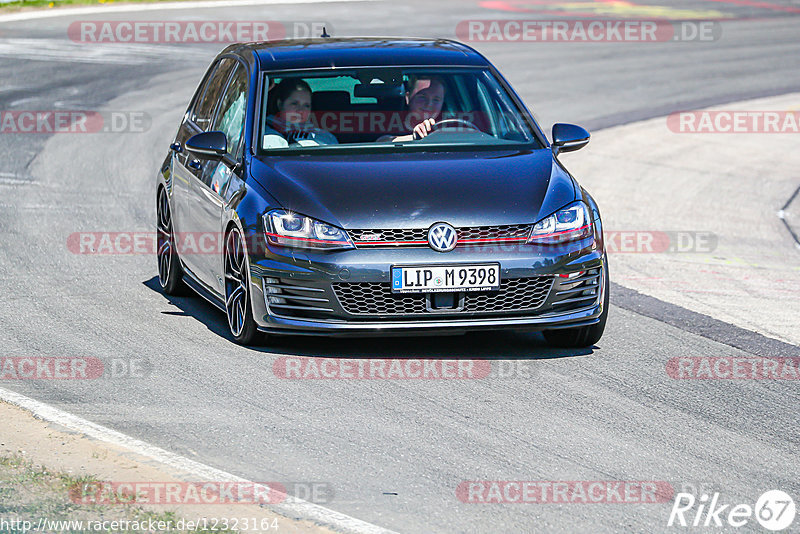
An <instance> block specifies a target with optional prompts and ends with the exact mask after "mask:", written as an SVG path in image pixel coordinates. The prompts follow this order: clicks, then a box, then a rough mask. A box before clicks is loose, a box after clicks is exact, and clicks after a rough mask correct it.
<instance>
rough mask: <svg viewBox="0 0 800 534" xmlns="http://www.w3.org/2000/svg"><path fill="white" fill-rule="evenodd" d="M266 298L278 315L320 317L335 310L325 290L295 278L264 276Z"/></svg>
mask: <svg viewBox="0 0 800 534" xmlns="http://www.w3.org/2000/svg"><path fill="white" fill-rule="evenodd" d="M264 298H265V299H266V302H267V306H268V307H269V309H270V310H271V311H272V312H273V313H275V314H277V315H284V316H288V317H306V318H318V317H324V316H327V315H328V314H329V313H330V312H332V311H333V309H332V308H331V307H330V301H329V300H328V297H327V296H326V294H325V290H323V289H320V288H316V287H310V286H304V285H300V284H298V283H296V282H295V281H294V280H286V279H278V278H270V277H267V278H264Z"/></svg>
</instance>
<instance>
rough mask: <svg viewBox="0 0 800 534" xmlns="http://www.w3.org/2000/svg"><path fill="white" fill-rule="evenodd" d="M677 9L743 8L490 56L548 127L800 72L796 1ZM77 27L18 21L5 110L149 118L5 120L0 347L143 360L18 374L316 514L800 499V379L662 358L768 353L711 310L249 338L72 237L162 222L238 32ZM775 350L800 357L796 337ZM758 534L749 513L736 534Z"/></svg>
mask: <svg viewBox="0 0 800 534" xmlns="http://www.w3.org/2000/svg"><path fill="white" fill-rule="evenodd" d="M511 4H516V5H517V7H519V5H520V4H523V3H522V2H516V3H511ZM529 4H532V2H531V3H529ZM639 4H645V2H639ZM651 4H652V2H651ZM669 5H670V6H673V7H675V6H678V7H681V8H686V9H709V6H711V7H713V8H714V9H716V10H720V11H723V12H724V13H726V14H728V15H731V16H732V18H733V19H735V20H728V21H725V22H724V23H723V25H722V30H723V33H722V37H721V38H720V39H718V40H716V41H714V42H707V43H699V42H687V43H677V42H666V43H657V44H653V43H641V44H632V43H627V44H625V43H605V44H598V43H593V44H578V43H559V44H530V43H493V44H477V45H476V46H477V47H478V49H479V50H481V51H482V52H484V53H486V54H487V55H488V57H489V58H490V59H491V60H492V61H493V62H495V64H496V65H497V66H498V67H499V68H500V69H501V71H502V72H504V73H505V74H506V75H507V77H508V78H509V79H510V80H511V82H512V84H513V85H514V86H515V88H516V89H517V90H518V91H519V92H520V93H521V94H522V96H523V98H524V99H525V100H526V102H527V103H528V105H529V106H530V107H531V108H532V109H533V110H534V111H535V113H536V114H537V117H538V118H539V119H540V120H541V122H542V123H543V125H544V126H546V127H549V125H550V124H552V123H553V122H557V121H563V122H576V123H580V124H585V125H587V126H589V127H590V128H601V127H607V126H612V125H616V124H621V123H625V122H629V121H632V120H636V119H641V118H646V117H655V116H659V115H664V114H668V113H670V112H672V111H677V110H683V109H690V108H694V107H699V106H703V105H710V104H718V103H723V102H730V101H736V100H742V99H745V98H750V97H758V96H766V95H773V94H781V93H785V92H789V91H792V90H796V89H797V87H800V53H798V51H800V43H799V41H800V38H799V37H798V32H797V24H798V22H800V18H798V14H793V13H789V12H785V11H779V10H777V9H776V6H777V7H788V8H792V9H795V10H798V9H797V8H800V5H798V4H797V3H796V2H794V3H791V2H783V3H780V2H772V3H770V5H772V6H773V7H772V8H767V7H763V6H762V7H752V6H753V5H755V3H734V2H699V1H693V2H680V3H670V4H669ZM513 16H520V15H519V14H514V13H508V12H503V11H498V10H491V9H486V8H485V7H481V6H479V5H478V4H477V3H476V2H463V1H458V2H436V3H434V2H417V1H407V2H404V3H402V4H399V3H385V2H371V1H370V2H360V3H341V4H339V3H329V4H313V5H307V6H299V7H298V6H291V5H275V6H265V7H241V8H224V9H221V8H209V9H204V10H198V11H191V12H187V11H163V12H147V13H129V14H117V15H115V16H108V17H106V16H99V15H92V16H91V17H88V18H90V19H91V20H101V19H103V18H110V19H117V20H121V19H125V20H132V19H138V20H156V19H170V20H172V19H186V18H195V19H201V18H202V19H206V18H207V19H211V20H216V19H220V20H235V19H237V18H240V17H242V18H244V17H248V18H253V19H263V20H279V21H298V20H299V21H325V22H326V23H328V24H329V25H330V26H331V27H332V28H333V29H334V31H335V34H336V35H390V36H394V35H398V36H399V35H412V36H424V37H454V29H455V27H456V25H457V23H458V22H459V21H461V20H464V19H471V18H476V19H483V18H511V17H513ZM525 16H526V17H527V15H525ZM81 18H82V17H68V18H47V19H41V20H36V21H20V22H9V23H3V24H0V68H1V69H2V73H3V87H2V92H0V108H2V109H3V110H23V109H27V110H32V109H39V110H43V109H90V110H91V109H106V110H129V111H131V110H133V111H142V112H145V113H147V114H148V115H149V116H150V117H151V118H152V122H151V124H150V125H149V128H148V129H147V131H146V132H145V133H142V134H132V133H122V134H119V133H98V134H93V135H68V134H61V135H52V136H50V135H42V134H39V135H30V134H28V135H10V134H5V135H0V153H2V154H3V158H2V167H1V168H0V193H1V194H2V196H1V197H0V231H1V232H2V235H3V240H2V247H0V266H2V272H3V276H2V278H0V292H1V294H2V297H0V299H1V301H2V303H3V306H2V307H0V324H2V329H1V330H0V346H2V355H3V356H74V357H87V356H89V357H97V358H101V359H104V360H106V361H108V359H110V358H119V359H123V360H126V359H127V360H130V359H139V360H143V361H144V362H145V369H146V376H145V377H144V378H121V379H114V380H112V379H102V380H91V381H50V380H39V381H11V380H6V381H3V383H2V386H3V387H6V388H9V389H12V390H14V391H17V392H20V393H23V394H25V395H28V396H31V397H34V398H36V399H38V400H40V401H43V402H47V403H50V404H52V405H54V406H56V407H59V408H61V409H64V410H66V411H68V412H71V413H74V414H76V415H79V416H81V417H84V418H86V419H89V420H91V421H94V422H96V423H100V424H103V425H106V426H108V427H111V428H113V429H115V430H118V431H120V432H123V433H125V434H128V435H130V436H133V437H135V438H138V439H141V440H144V441H146V442H149V443H152V444H154V445H157V446H159V447H162V448H165V449H167V450H169V451H173V452H176V453H178V454H182V455H185V456H187V457H189V458H193V459H196V460H199V461H202V462H204V463H206V464H208V465H211V466H213V467H216V468H219V469H223V470H225V471H228V472H230V473H234V474H236V475H237V476H242V477H245V478H247V479H249V480H257V481H286V482H291V481H318V482H324V483H328V484H330V486H331V487H332V488H333V498H332V499H331V500H330V502H327V503H322V504H324V505H325V506H327V507H329V508H332V509H334V510H337V511H339V512H342V513H345V514H348V515H350V516H353V517H356V518H358V519H361V520H364V521H368V522H370V523H373V524H376V525H380V526H382V527H386V528H389V529H392V530H397V531H400V532H577V531H592V532H601V531H607V532H612V531H641V532H654V531H671V530H675V529H669V528H667V526H666V524H667V518H668V515H669V510H670V507H671V500H670V501H669V502H666V503H660V504H630V503H628V504H586V505H581V504H467V503H463V502H461V501H460V500H459V499H458V498H457V496H456V488H457V487H458V485H459V484H460V483H461V482H462V481H469V480H530V481H598V480H601V481H606V480H607V481H626V480H627V481H664V482H666V483H668V484H670V485H672V487H674V488H675V489H676V490H680V489H682V488H692V487H693V488H702V489H703V490H704V491H706V492H713V491H719V492H721V494H722V498H723V500H724V501H725V502H728V503H739V502H747V503H750V504H753V503H754V502H755V499H756V498H757V497H758V496H759V495H760V494H761V493H763V492H764V491H766V490H769V489H781V490H783V491H786V492H789V493H790V494H793V495H794V496H795V497H796V498H797V496H798V495H800V482H798V480H800V461H798V453H797V450H798V444H800V430H799V429H800V425H798V416H797V401H798V397H799V396H798V393H797V386H796V384H797V382H796V381H779V380H760V381H749V380H742V381H736V380H731V381H725V380H674V379H672V378H670V377H669V376H668V374H667V372H666V370H665V369H666V363H667V361H668V360H669V359H670V358H673V357H676V356H698V357H702V356H745V357H746V356H749V355H752V354H761V353H763V352H765V351H764V350H762V348H763V347H764V346H766V345H764V344H763V343H762V341H763V342H765V343H766V341H764V340H763V338H760V337H758V336H756V335H751V334H750V333H748V332H747V331H744V330H742V329H739V328H736V327H733V326H731V325H727V324H725V323H722V322H720V321H715V320H714V318H713V317H705V316H702V317H696V316H693V315H692V314H691V312H688V311H686V310H682V309H681V308H679V307H676V306H671V305H666V304H664V303H661V302H660V301H657V300H655V299H650V298H647V297H644V296H641V295H637V294H635V293H633V292H631V291H628V290H626V289H625V288H621V287H616V288H614V292H613V293H612V308H611V317H610V319H609V322H608V326H607V329H606V334H605V336H604V337H603V339H602V340H601V341H600V342H599V343H598V345H597V346H596V347H594V348H592V349H587V350H580V351H568V350H555V349H550V348H548V347H546V346H545V344H544V341H543V339H542V338H541V336H539V335H535V334H530V335H527V334H525V335H523V334H513V333H508V334H496V333H486V334H470V335H467V336H463V337H442V338H432V337H420V338H410V339H384V340H380V339H369V340H357V339H347V340H320V339H303V338H284V339H276V340H274V342H273V343H272V344H271V345H269V346H266V347H260V348H243V347H239V346H236V345H235V344H233V343H232V341H231V340H230V338H229V335H228V334H227V329H226V325H225V318H224V316H223V315H222V314H220V313H218V312H217V311H216V310H215V309H213V308H212V307H211V306H210V305H208V304H206V303H205V302H204V301H203V300H202V299H200V298H198V297H181V298H173V297H167V296H165V295H163V294H162V293H161V292H160V291H159V290H158V284H157V280H156V278H155V276H156V264H155V258H154V257H153V256H150V255H113V256H85V255H77V254H73V253H72V252H70V251H69V250H68V249H67V246H66V242H67V237H68V236H69V235H70V234H72V233H73V232H81V231H153V229H154V218H155V213H154V211H155V210H154V204H155V202H154V173H155V171H156V169H157V167H158V165H159V163H160V162H161V161H162V160H163V157H164V155H165V154H166V150H167V146H168V144H169V142H170V141H171V138H172V136H173V135H174V132H175V130H176V128H177V125H178V121H179V118H180V117H181V115H182V114H183V111H184V110H185V106H186V102H187V100H188V98H189V96H190V94H191V92H192V91H193V90H194V88H195V86H196V84H197V82H198V80H199V78H200V76H201V74H202V73H203V71H204V69H205V68H206V66H207V64H208V63H209V61H210V59H211V58H212V57H213V55H214V53H215V52H216V51H217V50H218V49H219V48H221V45H191V46H186V45H184V46H177V45H175V46H174V45H147V46H129V45H107V46H106V47H101V51H102V53H101V52H96V51H93V50H92V49H87V47H86V45H80V44H77V43H74V42H71V41H70V40H69V39H67V37H66V28H67V25H68V24H69V22H71V21H73V20H78V19H81ZM84 18H85V17H84ZM540 18H546V17H540ZM89 46H91V45H89ZM571 157H573V158H577V157H579V156H578V155H577V154H576V155H574V156H571ZM579 178H580V177H579ZM625 193H626V192H625V191H620V194H625ZM665 201H666V199H665ZM649 222H650V223H651V225H652V227H657V224H658V221H649ZM786 246H787V247H791V246H793V240H792V237H791V235H790V234H789V233H788V232H787V233H786ZM612 268H613V263H612ZM612 280H613V271H612ZM698 325H700V326H698ZM698 329H699V330H698ZM727 340H736V342H735V343H734V342H727ZM742 340H744V341H742ZM775 348H776V350H779V351H783V352H782V353H781V354H782V355H786V356H792V355H793V356H797V355H798V348H797V347H795V346H791V345H787V344H778V345H776V346H775ZM766 352H768V353H767V354H762V355H774V354H772V353H770V352H769V351H766ZM293 355H299V356H313V357H329V358H353V359H358V358H401V359H405V358H434V359H466V358H481V359H488V360H491V361H492V364H493V369H494V370H495V372H496V370H497V369H500V368H501V366H502V368H503V369H506V370H507V369H509V368H514V369H515V370H516V373H514V376H511V377H504V376H496V375H495V376H491V377H488V378H484V379H479V380H402V381H400V380H282V379H279V378H277V377H276V376H275V374H274V373H273V363H274V361H275V360H276V359H277V358H279V357H281V356H293ZM525 375H527V376H525ZM756 527H758V524H757V523H756V522H755V521H754V520H752V521H751V522H750V523H749V524H748V525H747V526H745V527H743V529H741V530H743V531H755V530H757V528H756ZM795 528H796V524H795ZM699 530H702V529H699Z"/></svg>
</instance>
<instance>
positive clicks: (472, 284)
mask: <svg viewBox="0 0 800 534" xmlns="http://www.w3.org/2000/svg"><path fill="white" fill-rule="evenodd" d="M493 289H500V265H499V264H496V263H490V264H482V265H430V266H425V265H421V266H414V267H392V292H393V293H441V292H454V291H491V290H493Z"/></svg>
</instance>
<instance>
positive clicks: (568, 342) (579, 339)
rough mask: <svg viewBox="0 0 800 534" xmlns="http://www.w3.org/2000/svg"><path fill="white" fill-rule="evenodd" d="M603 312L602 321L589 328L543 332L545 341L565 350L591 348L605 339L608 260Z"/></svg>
mask: <svg viewBox="0 0 800 534" xmlns="http://www.w3.org/2000/svg"><path fill="white" fill-rule="evenodd" d="M603 289H604V293H605V296H604V297H603V311H602V313H601V314H600V321H599V322H597V323H595V324H591V325H589V326H579V327H577V328H563V329H559V330H545V331H544V332H543V334H544V338H545V340H547V343H549V344H550V345H553V346H554V347H564V348H584V347H591V346H592V345H594V344H595V343H597V342H598V341H600V338H601V337H603V331H604V330H605V329H606V320H607V319H608V294H609V282H608V259H605V261H604V262H603Z"/></svg>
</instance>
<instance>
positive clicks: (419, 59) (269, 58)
mask: <svg viewBox="0 0 800 534" xmlns="http://www.w3.org/2000/svg"><path fill="white" fill-rule="evenodd" d="M230 48H236V49H237V50H236V52H238V53H239V54H242V55H247V54H246V52H247V51H248V50H249V51H252V53H254V54H255V55H256V56H257V57H258V61H259V63H260V65H261V70H287V69H313V68H330V67H376V66H416V65H419V66H433V65H435V66H471V67H485V66H488V65H489V62H488V61H487V60H486V59H485V58H484V57H483V56H482V55H480V54H479V53H478V52H476V51H475V50H473V49H472V48H470V47H468V46H466V45H464V44H461V43H458V42H456V41H451V40H449V39H415V38H404V39H401V38H397V37H352V38H317V39H291V40H281V41H266V42H259V43H242V44H239V45H234V46H232V47H230Z"/></svg>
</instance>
